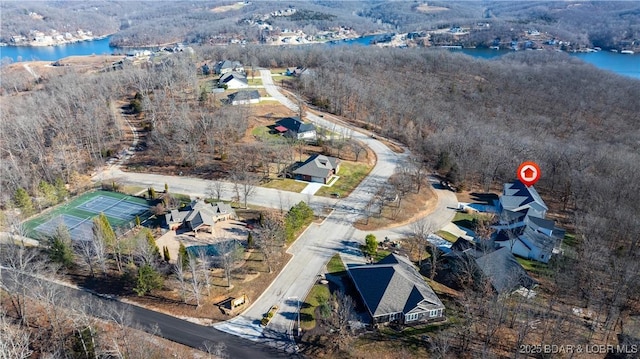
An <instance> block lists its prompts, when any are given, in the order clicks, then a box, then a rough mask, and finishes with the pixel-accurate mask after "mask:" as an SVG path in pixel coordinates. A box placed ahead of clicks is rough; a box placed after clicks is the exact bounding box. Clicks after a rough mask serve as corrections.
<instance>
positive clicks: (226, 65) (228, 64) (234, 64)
mask: <svg viewBox="0 0 640 359" xmlns="http://www.w3.org/2000/svg"><path fill="white" fill-rule="evenodd" d="M239 67H242V64H241V63H240V62H238V61H229V60H223V61H220V62H218V63H217V64H216V66H215V67H214V68H215V70H216V71H218V72H220V70H222V69H236V68H239Z"/></svg>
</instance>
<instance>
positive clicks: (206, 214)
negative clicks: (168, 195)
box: [165, 200, 235, 229]
mask: <svg viewBox="0 0 640 359" xmlns="http://www.w3.org/2000/svg"><path fill="white" fill-rule="evenodd" d="M234 213H235V211H234V210H233V208H231V206H230V205H229V204H227V203H224V202H217V203H215V204H208V203H206V202H204V201H201V200H193V201H191V203H189V205H188V206H186V207H185V209H184V210H183V211H178V210H175V209H174V210H172V211H171V212H169V213H167V214H166V215H165V219H166V220H167V224H170V223H182V222H189V223H190V225H191V228H192V229H197V228H198V227H200V226H202V225H207V226H213V225H214V224H215V221H216V218H217V217H218V216H220V215H225V214H234Z"/></svg>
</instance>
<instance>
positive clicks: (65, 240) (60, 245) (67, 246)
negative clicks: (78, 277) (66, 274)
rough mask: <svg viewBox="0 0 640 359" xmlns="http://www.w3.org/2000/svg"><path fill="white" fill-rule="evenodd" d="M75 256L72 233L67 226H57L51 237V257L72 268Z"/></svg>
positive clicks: (56, 261)
mask: <svg viewBox="0 0 640 359" xmlns="http://www.w3.org/2000/svg"><path fill="white" fill-rule="evenodd" d="M73 256H74V253H73V247H72V242H71V234H70V233H69V229H68V228H67V226H65V225H64V224H61V225H60V226H58V228H56V231H55V233H54V235H53V237H51V244H50V248H49V258H51V260H52V261H53V262H55V263H59V264H61V265H62V266H64V267H65V268H71V267H72V266H73Z"/></svg>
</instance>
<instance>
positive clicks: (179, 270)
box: [171, 255, 187, 304]
mask: <svg viewBox="0 0 640 359" xmlns="http://www.w3.org/2000/svg"><path fill="white" fill-rule="evenodd" d="M171 269H172V271H173V273H174V274H175V275H176V279H177V280H178V284H179V285H180V288H179V290H180V298H182V301H183V302H184V303H185V304H186V303H187V280H186V277H185V271H184V270H185V268H184V267H183V266H182V258H180V255H178V258H177V260H176V263H174V264H173V265H172V266H171Z"/></svg>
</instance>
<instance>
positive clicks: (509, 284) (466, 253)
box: [444, 238, 537, 294]
mask: <svg viewBox="0 0 640 359" xmlns="http://www.w3.org/2000/svg"><path fill="white" fill-rule="evenodd" d="M444 260H445V262H447V264H446V267H449V270H450V271H451V272H452V273H453V274H454V276H455V277H456V278H457V280H458V281H459V280H460V278H465V277H467V278H471V279H473V280H474V281H483V282H486V283H488V284H490V285H491V288H492V289H493V290H495V292H496V293H498V294H509V293H512V292H513V291H515V290H518V289H520V288H523V287H524V288H527V289H531V288H533V287H534V286H535V285H536V284H537V282H536V281H535V280H534V279H532V278H531V277H530V276H529V274H527V271H526V270H525V269H524V268H523V267H522V265H520V263H518V261H517V260H516V258H515V257H514V255H513V254H512V253H511V251H510V250H509V249H508V248H505V247H502V248H498V249H495V247H493V245H491V244H490V243H474V242H471V241H468V240H466V239H464V238H458V240H457V241H456V242H455V243H454V244H453V245H452V246H451V252H449V253H447V254H445V255H444ZM480 284H482V282H481V283H480Z"/></svg>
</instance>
